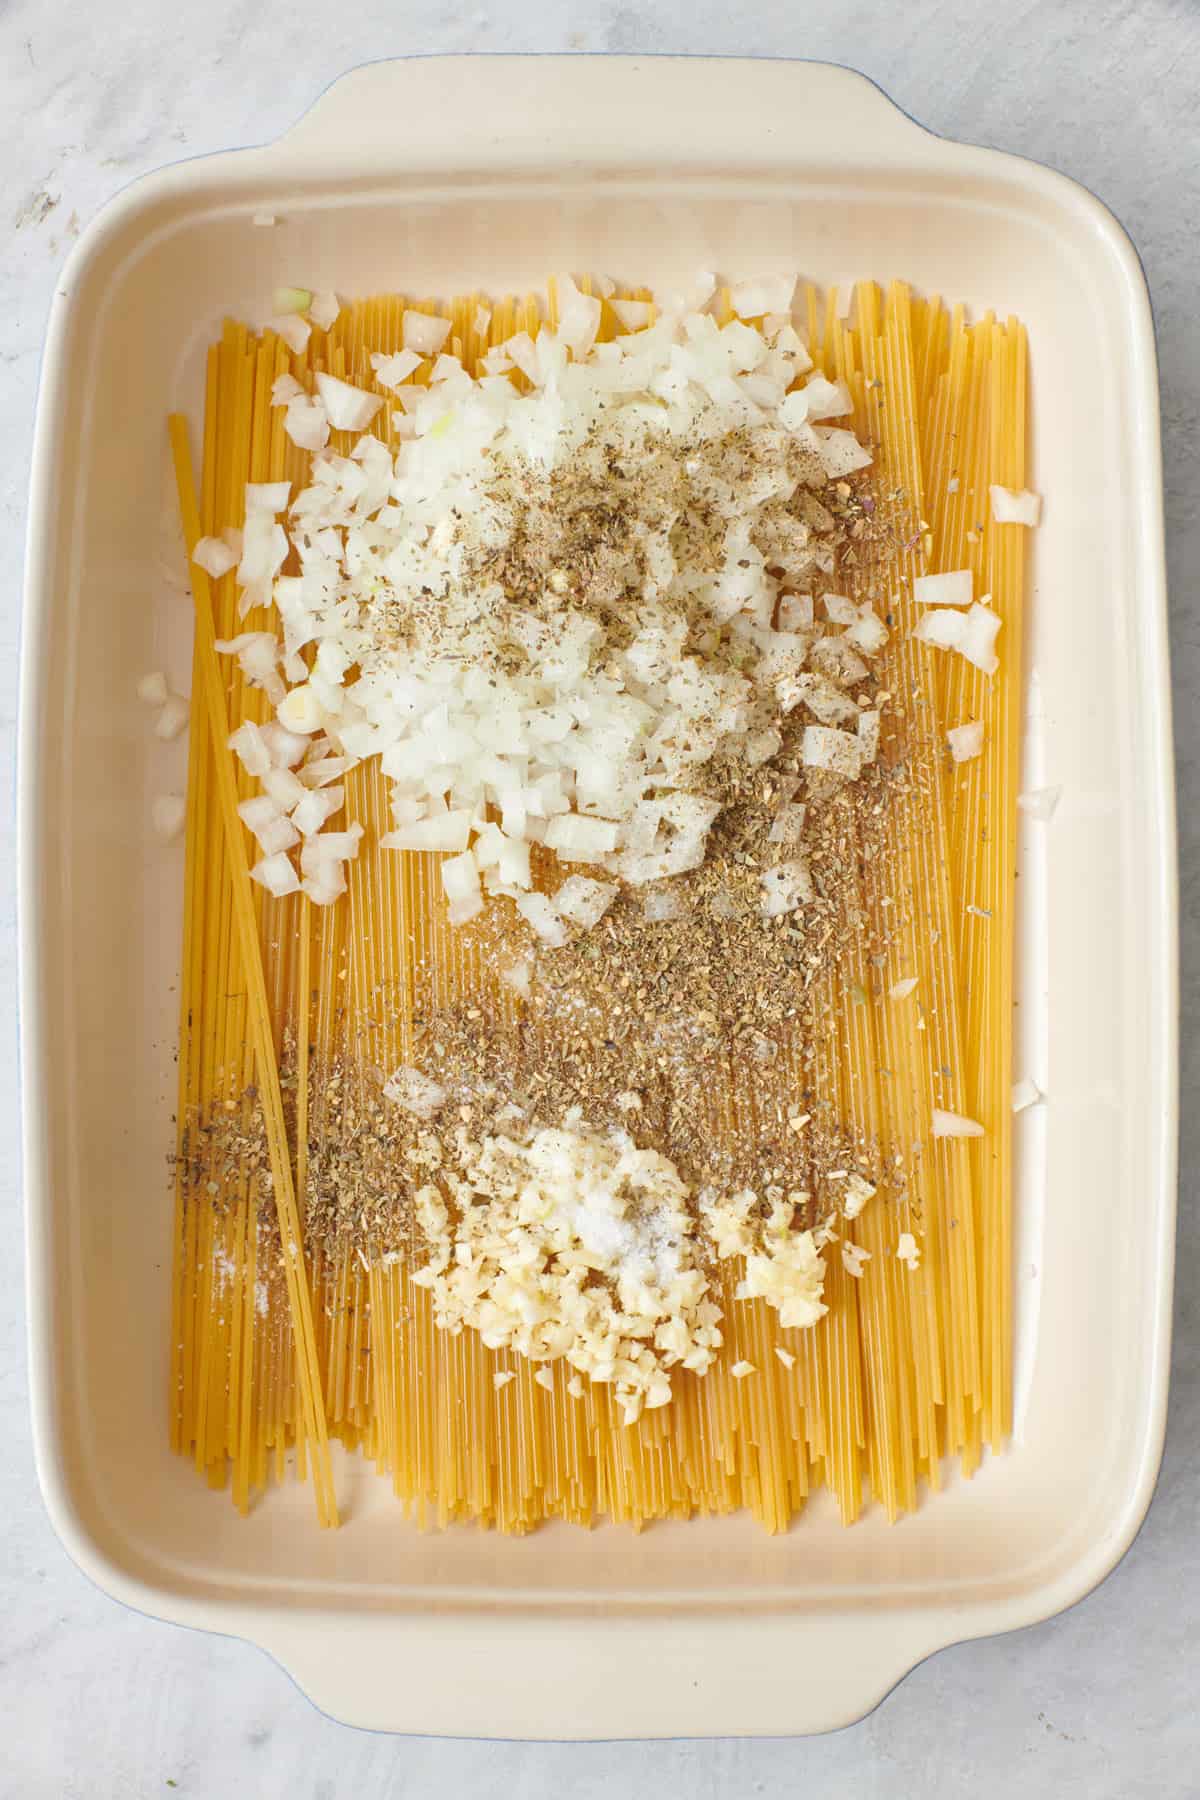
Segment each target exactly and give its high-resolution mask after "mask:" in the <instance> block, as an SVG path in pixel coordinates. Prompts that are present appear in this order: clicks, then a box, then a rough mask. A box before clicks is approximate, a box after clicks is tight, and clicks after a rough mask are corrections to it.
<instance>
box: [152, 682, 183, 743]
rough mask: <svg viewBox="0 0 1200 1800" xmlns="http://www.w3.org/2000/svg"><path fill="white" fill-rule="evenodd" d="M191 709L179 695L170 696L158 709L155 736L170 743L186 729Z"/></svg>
mask: <svg viewBox="0 0 1200 1800" xmlns="http://www.w3.org/2000/svg"><path fill="white" fill-rule="evenodd" d="M191 710H192V709H191V707H190V705H189V704H188V702H187V701H186V700H184V699H183V698H182V697H181V696H180V695H179V694H168V695H167V697H166V699H165V700H164V701H163V704H162V705H161V706H160V707H159V709H158V717H157V718H156V719H155V721H154V735H155V737H158V738H162V740H163V742H164V743H170V742H171V741H172V740H173V739H174V738H177V737H178V736H179V734H180V732H181V731H182V730H183V729H184V728H185V726H186V725H187V722H188V718H189V716H190V714H191Z"/></svg>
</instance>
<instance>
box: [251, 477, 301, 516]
mask: <svg viewBox="0 0 1200 1800" xmlns="http://www.w3.org/2000/svg"><path fill="white" fill-rule="evenodd" d="M291 493H292V484H291V482H290V481H248V482H247V483H246V511H247V512H248V513H252V512H265V513H271V514H272V515H273V514H275V513H281V512H284V511H285V510H286V508H287V503H288V501H289V499H290V498H291Z"/></svg>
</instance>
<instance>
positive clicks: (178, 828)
mask: <svg viewBox="0 0 1200 1800" xmlns="http://www.w3.org/2000/svg"><path fill="white" fill-rule="evenodd" d="M186 819H187V801H186V800H185V799H184V798H183V796H182V794H158V795H157V796H156V797H155V799H154V800H152V801H151V803H150V823H151V825H152V826H153V827H154V833H155V836H156V837H160V838H161V839H162V841H163V843H164V844H173V843H174V842H175V840H176V838H177V837H179V835H180V834H181V832H182V831H183V827H184V823H185V821H186Z"/></svg>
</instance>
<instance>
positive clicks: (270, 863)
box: [250, 851, 300, 900]
mask: <svg viewBox="0 0 1200 1800" xmlns="http://www.w3.org/2000/svg"><path fill="white" fill-rule="evenodd" d="M250 876H251V879H252V880H254V881H258V882H261V884H262V885H263V887H265V888H266V890H267V892H268V893H269V894H274V896H275V898H276V899H277V900H282V898H283V896H284V895H285V894H294V893H295V892H296V891H297V889H298V888H299V886H300V877H299V876H298V875H297V873H296V870H295V866H294V865H293V863H292V859H291V857H290V856H288V855H286V854H285V853H284V852H282V851H281V852H280V853H279V854H278V855H277V856H264V857H263V858H262V860H261V861H260V862H256V863H255V865H254V867H253V868H252V869H251V871H250Z"/></svg>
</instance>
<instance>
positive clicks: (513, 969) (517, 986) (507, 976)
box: [500, 957, 533, 998]
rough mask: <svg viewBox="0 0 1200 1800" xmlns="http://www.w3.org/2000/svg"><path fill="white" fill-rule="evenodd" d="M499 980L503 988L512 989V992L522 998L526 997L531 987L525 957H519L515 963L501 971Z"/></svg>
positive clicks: (528, 968)
mask: <svg viewBox="0 0 1200 1800" xmlns="http://www.w3.org/2000/svg"><path fill="white" fill-rule="evenodd" d="M500 979H501V981H502V982H503V983H504V985H505V987H510V988H512V990H513V992H514V993H516V994H520V995H521V996H522V998H526V997H527V996H528V994H529V991H530V989H531V987H532V985H533V983H532V980H531V976H530V967H529V963H528V961H527V960H526V958H525V957H520V958H518V960H517V961H516V962H512V963H509V965H508V967H507V968H506V969H501V971H500Z"/></svg>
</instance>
